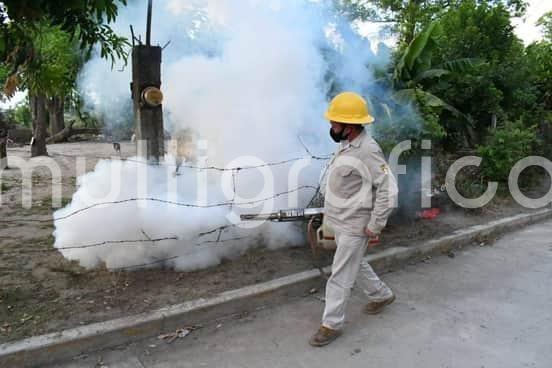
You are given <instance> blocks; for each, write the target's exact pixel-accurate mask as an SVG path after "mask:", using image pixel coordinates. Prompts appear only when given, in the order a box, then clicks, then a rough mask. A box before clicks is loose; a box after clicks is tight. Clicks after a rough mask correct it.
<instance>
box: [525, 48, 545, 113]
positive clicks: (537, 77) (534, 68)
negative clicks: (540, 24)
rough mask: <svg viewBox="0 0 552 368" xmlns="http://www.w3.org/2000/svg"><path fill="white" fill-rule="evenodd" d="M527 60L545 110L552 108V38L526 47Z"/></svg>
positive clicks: (532, 79)
mask: <svg viewBox="0 0 552 368" xmlns="http://www.w3.org/2000/svg"><path fill="white" fill-rule="evenodd" d="M525 51H526V55H527V62H528V64H529V69H530V70H531V82H532V84H533V85H534V86H535V88H536V90H537V94H538V101H539V102H540V104H541V106H542V108H543V109H544V110H548V111H551V110H552V40H551V41H540V42H535V43H532V44H531V45H529V46H528V47H527V48H526V50H525Z"/></svg>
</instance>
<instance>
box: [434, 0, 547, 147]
mask: <svg viewBox="0 0 552 368" xmlns="http://www.w3.org/2000/svg"><path fill="white" fill-rule="evenodd" d="M510 17H511V15H510V12H509V11H508V9H507V8H506V7H505V6H504V5H502V4H500V3H499V4H494V5H493V4H491V3H489V2H477V1H475V0H467V1H464V2H463V3H462V4H461V5H460V6H459V7H458V8H455V9H451V10H449V11H448V12H446V13H445V14H443V16H442V17H441V18H440V21H439V23H440V24H441V27H442V29H443V31H442V32H441V33H440V34H439V36H438V38H437V49H436V50H435V52H434V53H433V63H435V64H441V63H445V62H447V61H450V60H456V59H464V58H476V59H478V60H480V62H479V63H478V64H477V65H476V66H474V68H471V69H470V70H467V71H465V72H464V73H461V74H456V75H451V76H450V77H449V78H447V79H446V80H442V81H440V83H437V84H434V85H432V86H431V87H430V92H432V93H434V94H436V95H438V96H440V97H442V98H443V99H444V100H445V101H447V102H449V103H450V104H451V105H453V106H455V107H456V108H457V109H458V110H460V111H462V112H464V113H465V114H467V115H469V116H470V117H471V118H472V119H473V122H474V132H473V134H470V135H467V136H466V126H465V121H462V119H459V118H458V117H456V116H451V115H450V114H449V115H447V114H443V115H442V116H441V121H442V124H443V126H444V127H445V128H446V130H447V132H449V133H450V134H449V135H448V139H449V140H448V142H447V143H449V144H450V145H452V147H454V146H456V145H465V144H468V145H470V146H473V145H475V144H479V143H481V142H482V141H483V140H484V138H485V136H486V135H487V134H488V132H489V129H488V128H489V127H496V126H497V125H499V124H503V123H504V122H506V121H507V120H511V121H515V120H518V119H519V118H520V117H522V116H521V115H524V114H525V115H531V113H532V111H534V109H535V108H536V96H535V94H534V88H533V86H532V85H531V82H530V78H529V66H528V64H527V62H526V59H525V57H524V48H523V44H522V42H521V41H520V40H519V39H518V38H517V37H516V36H515V34H514V27H513V26H512V24H511V22H510ZM466 138H467V139H466ZM452 147H451V148H452Z"/></svg>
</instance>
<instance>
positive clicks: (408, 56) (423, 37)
mask: <svg viewBox="0 0 552 368" xmlns="http://www.w3.org/2000/svg"><path fill="white" fill-rule="evenodd" d="M440 32H441V28H440V25H439V23H438V22H437V21H434V22H432V23H430V24H429V25H428V26H427V27H426V28H425V29H424V30H423V31H422V32H420V33H419V34H418V35H416V37H414V39H413V40H412V42H411V43H410V44H409V45H408V46H407V47H406V48H405V49H404V51H403V52H402V55H401V57H400V58H399V60H398V62H397V64H396V65H395V68H394V70H393V74H392V78H391V84H392V86H393V88H394V90H395V91H396V92H395V93H394V95H393V97H394V99H395V101H396V102H397V103H400V104H409V103H414V102H420V103H424V104H425V105H426V106H429V107H440V108H442V109H445V110H448V111H450V112H451V113H453V114H454V115H455V116H460V117H463V118H464V119H466V120H467V121H468V122H469V123H470V124H471V123H472V121H471V119H470V118H469V116H466V115H465V114H463V113H462V112H460V111H458V109H456V108H455V107H454V106H452V105H450V104H448V103H446V102H445V101H443V100H442V99H441V98H439V97H438V96H435V95H434V94H432V93H431V92H429V91H427V90H426V89H424V84H425V85H427V84H428V82H429V80H432V79H439V78H442V77H445V76H447V75H450V74H452V73H464V72H466V71H468V70H469V69H471V68H473V67H474V66H475V65H476V64H477V63H478V60H476V59H472V58H463V59H456V60H450V61H447V62H445V63H443V64H441V65H438V66H436V67H432V65H431V61H432V56H433V51H434V50H435V48H436V47H437V41H436V39H437V37H438V35H439V33H440Z"/></svg>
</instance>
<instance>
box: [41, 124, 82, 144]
mask: <svg viewBox="0 0 552 368" xmlns="http://www.w3.org/2000/svg"><path fill="white" fill-rule="evenodd" d="M73 124H75V120H71V121H69V124H68V125H67V126H66V127H65V128H63V129H62V130H61V131H59V132H57V133H56V134H54V135H51V136H50V137H49V138H48V139H46V143H61V142H65V141H67V138H69V137H70V136H72V135H73V134H75V133H74V129H73Z"/></svg>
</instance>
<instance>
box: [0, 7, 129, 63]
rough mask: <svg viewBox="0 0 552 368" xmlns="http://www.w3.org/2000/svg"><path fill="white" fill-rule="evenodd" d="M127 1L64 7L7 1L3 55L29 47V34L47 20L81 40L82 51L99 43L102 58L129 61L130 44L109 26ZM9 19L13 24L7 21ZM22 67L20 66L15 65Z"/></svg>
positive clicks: (1, 15)
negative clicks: (127, 55)
mask: <svg viewBox="0 0 552 368" xmlns="http://www.w3.org/2000/svg"><path fill="white" fill-rule="evenodd" d="M126 4H127V0H71V1H64V2H63V5H61V4H60V3H59V2H57V1H51V0H33V1H22V0H4V1H2V5H1V7H0V20H2V22H0V23H1V25H0V27H1V28H4V29H3V31H4V32H0V35H1V36H0V55H4V56H5V52H9V51H10V50H11V49H13V48H14V47H23V48H25V46H24V45H25V44H29V39H28V37H27V35H26V32H27V31H28V30H29V28H32V27H33V26H34V25H37V24H40V23H41V22H43V21H44V20H47V21H48V22H50V23H51V24H52V25H53V26H57V27H60V29H61V30H62V31H64V32H66V33H67V34H68V35H69V36H70V37H71V38H75V39H78V40H79V41H80V47H81V48H82V49H88V50H91V48H92V47H93V46H94V45H96V44H99V46H100V49H101V55H102V56H103V57H109V58H111V59H112V61H115V58H116V57H119V58H121V57H123V58H126V51H125V48H126V47H127V46H128V42H127V41H126V39H125V38H124V37H119V36H117V35H116V34H115V33H114V32H113V30H111V28H110V27H109V26H108V24H109V23H111V22H113V21H114V20H115V18H116V17H117V14H118V8H119V6H121V5H122V6H125V5H126ZM7 18H9V19H10V21H11V22H9V24H8V23H6V22H4V20H5V19H7ZM14 66H15V67H18V65H14Z"/></svg>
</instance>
